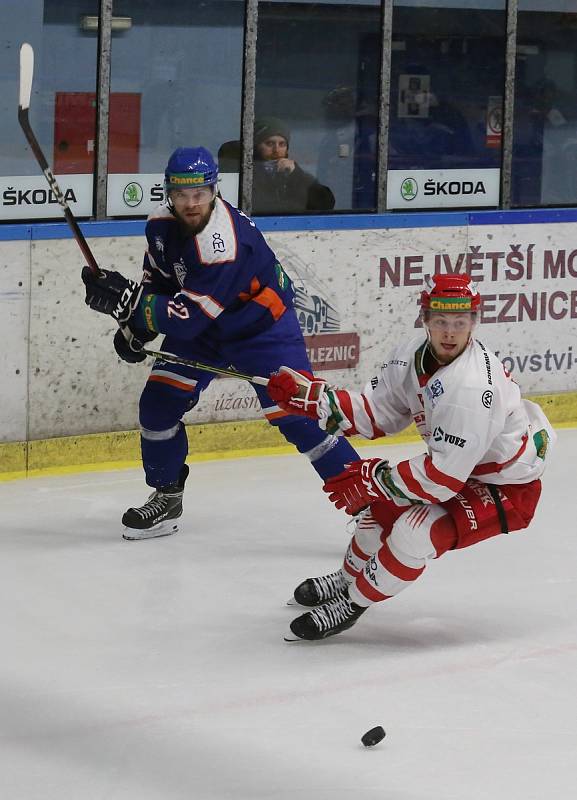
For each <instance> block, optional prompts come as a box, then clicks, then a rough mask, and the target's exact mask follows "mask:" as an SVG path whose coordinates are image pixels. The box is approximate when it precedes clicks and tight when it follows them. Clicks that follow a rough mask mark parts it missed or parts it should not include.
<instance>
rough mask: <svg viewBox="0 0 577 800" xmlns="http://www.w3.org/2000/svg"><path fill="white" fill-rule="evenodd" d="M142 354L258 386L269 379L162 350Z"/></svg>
mask: <svg viewBox="0 0 577 800" xmlns="http://www.w3.org/2000/svg"><path fill="white" fill-rule="evenodd" d="M141 352H142V353H145V354H146V355H147V356H152V358H158V359H159V360H160V361H169V362H171V363H173V364H184V366H185V367H193V368H194V369H198V370H200V371H201V372H212V373H214V374H215V375H224V376H226V377H227V378H240V380H243V381H249V382H250V383H256V384H257V385H258V386H267V385H268V378H261V377H260V376H259V375H245V374H244V373H243V372H236V370H234V369H226V368H224V367H213V366H210V365H209V364H203V363H202V362H201V361H191V360H190V359H188V358H180V356H173V355H172V353H163V352H162V351H160V350H147V349H145V348H143V349H142V351H141Z"/></svg>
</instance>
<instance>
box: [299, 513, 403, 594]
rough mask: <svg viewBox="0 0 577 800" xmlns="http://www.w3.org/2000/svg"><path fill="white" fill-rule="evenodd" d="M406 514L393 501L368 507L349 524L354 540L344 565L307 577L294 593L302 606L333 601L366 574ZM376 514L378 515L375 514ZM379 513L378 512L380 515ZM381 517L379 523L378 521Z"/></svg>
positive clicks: (350, 543)
mask: <svg viewBox="0 0 577 800" xmlns="http://www.w3.org/2000/svg"><path fill="white" fill-rule="evenodd" d="M404 511H405V509H404V508H402V507H399V506H397V505H395V504H394V503H393V502H382V503H379V504H378V508H377V505H376V504H375V505H373V506H372V507H370V508H366V509H365V510H364V511H362V512H361V513H360V514H359V515H358V516H357V517H355V519H354V520H351V521H350V522H349V526H351V527H352V530H351V534H352V535H351V540H350V542H349V545H348V547H347V551H346V553H345V558H344V561H343V565H342V567H341V568H340V569H338V570H337V571H336V572H331V573H329V574H327V575H319V576H318V577H316V578H307V579H306V580H304V581H302V583H299V585H298V586H297V587H296V589H295V590H294V600H295V602H296V603H298V604H299V605H301V606H308V607H314V606H318V605H321V603H325V602H326V601H327V600H332V598H333V597H336V596H337V595H338V594H340V593H341V592H342V591H344V590H345V589H346V588H347V587H348V586H350V585H351V584H353V583H354V582H355V580H356V579H357V578H358V577H359V575H361V574H362V571H363V569H364V566H365V563H366V562H367V561H368V560H369V558H370V557H371V556H372V555H373V554H374V553H376V552H377V550H379V548H380V547H381V545H382V544H383V542H384V541H385V539H386V538H387V536H388V535H389V533H390V532H391V529H392V527H393V524H394V522H395V520H396V519H397V518H398V517H399V516H400V515H401V514H402V513H403V512H404ZM373 512H375V513H373ZM377 512H378V513H377ZM377 516H378V520H377Z"/></svg>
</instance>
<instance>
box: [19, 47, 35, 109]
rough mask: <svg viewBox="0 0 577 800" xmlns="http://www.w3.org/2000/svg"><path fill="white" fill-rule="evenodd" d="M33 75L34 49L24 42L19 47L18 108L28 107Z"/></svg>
mask: <svg viewBox="0 0 577 800" xmlns="http://www.w3.org/2000/svg"><path fill="white" fill-rule="evenodd" d="M33 75H34V50H33V49H32V47H31V45H29V44H28V43H27V42H24V44H23V45H22V47H21V48H20V100H19V103H20V108H22V109H28V108H30V95H31V94H32V76H33Z"/></svg>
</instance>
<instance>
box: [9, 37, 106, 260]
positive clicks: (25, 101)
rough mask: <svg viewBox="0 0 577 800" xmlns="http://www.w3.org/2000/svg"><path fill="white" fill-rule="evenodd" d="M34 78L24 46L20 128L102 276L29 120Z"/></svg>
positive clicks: (29, 48) (30, 53)
mask: <svg viewBox="0 0 577 800" xmlns="http://www.w3.org/2000/svg"><path fill="white" fill-rule="evenodd" d="M33 76H34V50H33V49H32V46H31V45H29V44H26V43H25V44H23V45H22V47H21V48H20V99H19V103H18V122H19V123H20V127H21V128H22V130H23V131H24V136H25V137H26V139H27V141H28V144H29V145H30V147H31V149H32V152H33V153H34V157H35V158H36V161H37V162H38V164H39V166H40V169H41V170H42V172H43V173H44V177H45V178H46V180H47V181H48V184H49V186H50V188H51V189H52V191H53V192H54V195H55V197H56V199H57V200H58V202H59V203H60V205H61V206H62V209H63V211H64V216H65V217H66V222H67V223H68V225H69V227H70V230H71V231H72V234H73V236H74V238H75V239H76V241H77V242H78V246H79V247H80V249H81V250H82V254H83V255H84V258H85V259H86V262H87V264H88V266H89V267H90V269H91V270H92V272H93V273H94V274H95V275H100V274H101V273H100V269H99V267H98V264H97V263H96V259H95V258H94V256H93V254H92V251H91V249H90V247H89V246H88V243H87V241H86V239H85V238H84V234H83V233H82V231H81V230H80V227H79V226H78V223H77V222H76V218H75V217H74V214H73V213H72V211H71V210H70V207H69V205H68V203H67V202H66V200H65V199H64V195H63V194H62V190H61V189H60V186H58V183H57V182H56V178H55V177H54V174H53V173H52V170H51V169H50V167H49V166H48V162H47V161H46V158H45V156H44V153H43V152H42V148H41V147H40V145H39V144H38V140H37V139H36V136H35V135H34V131H33V130H32V127H31V125H30V120H29V118H28V110H29V108H30V95H31V94H32V78H33Z"/></svg>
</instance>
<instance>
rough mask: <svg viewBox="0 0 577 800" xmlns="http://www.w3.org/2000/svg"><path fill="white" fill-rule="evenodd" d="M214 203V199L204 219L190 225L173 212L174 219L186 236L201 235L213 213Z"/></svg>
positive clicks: (180, 215) (184, 218)
mask: <svg viewBox="0 0 577 800" xmlns="http://www.w3.org/2000/svg"><path fill="white" fill-rule="evenodd" d="M215 203H216V198H215V199H214V200H213V201H212V203H211V204H210V211H209V213H208V214H207V215H206V216H205V217H202V218H201V219H199V220H198V222H193V223H191V222H189V221H188V220H187V219H186V217H183V216H182V214H179V213H177V212H176V211H175V212H173V213H174V215H175V216H176V218H177V219H178V221H179V223H180V226H181V228H182V230H183V232H184V234H185V235H186V236H198V234H199V233H202V231H203V230H204V229H205V228H206V226H207V225H208V223H209V222H210V218H211V216H212V212H213V211H214V206H215Z"/></svg>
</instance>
